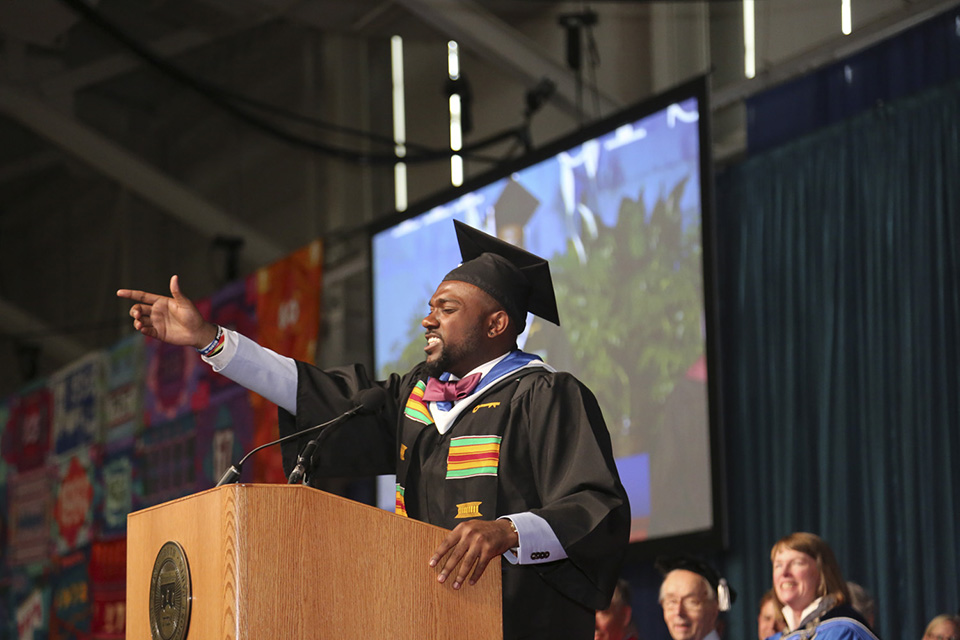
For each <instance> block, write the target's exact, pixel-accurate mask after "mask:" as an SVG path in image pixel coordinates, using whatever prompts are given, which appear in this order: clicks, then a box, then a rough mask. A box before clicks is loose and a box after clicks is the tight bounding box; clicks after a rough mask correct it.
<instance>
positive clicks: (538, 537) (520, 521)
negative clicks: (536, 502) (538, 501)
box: [501, 511, 567, 564]
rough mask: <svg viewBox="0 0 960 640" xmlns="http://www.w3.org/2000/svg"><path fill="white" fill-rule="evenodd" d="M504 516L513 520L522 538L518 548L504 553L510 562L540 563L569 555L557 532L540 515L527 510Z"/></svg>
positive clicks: (561, 558)
mask: <svg viewBox="0 0 960 640" xmlns="http://www.w3.org/2000/svg"><path fill="white" fill-rule="evenodd" d="M502 518H507V519H509V520H512V521H513V526H515V527H516V528H517V537H519V538H520V544H519V546H518V547H517V548H516V549H513V550H511V551H507V552H506V553H504V554H503V557H504V558H506V559H507V562H509V563H510V564H539V563H542V562H553V561H554V560H563V559H564V558H566V557H567V552H566V551H564V550H563V546H562V545H561V544H560V540H558V539H557V534H555V533H554V532H553V529H552V528H551V527H550V525H549V524H548V523H547V521H546V520H544V519H543V518H541V517H540V516H538V515H536V514H535V513H530V512H529V511H525V512H523V513H514V514H510V515H508V516H501V519H502ZM514 552H516V555H514Z"/></svg>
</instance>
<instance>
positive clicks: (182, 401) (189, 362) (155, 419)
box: [143, 300, 214, 431]
mask: <svg viewBox="0 0 960 640" xmlns="http://www.w3.org/2000/svg"><path fill="white" fill-rule="evenodd" d="M196 305H197V309H198V310H199V311H200V313H201V315H203V317H205V318H208V317H210V301H209V300H198V301H197V302H196ZM144 352H145V357H146V366H145V369H144V375H145V379H144V396H143V421H144V429H145V430H147V431H149V429H150V428H151V427H152V426H153V425H155V424H160V423H164V422H168V421H170V420H173V419H174V418H177V417H180V416H182V415H185V414H189V413H194V412H197V411H202V410H203V409H205V408H206V407H207V406H208V405H209V404H210V379H211V377H212V376H213V375H214V374H213V373H212V371H211V370H210V367H209V366H208V365H207V364H206V363H204V362H203V361H202V360H201V359H200V356H199V355H198V354H197V350H196V349H194V348H193V347H176V346H173V345H170V344H166V343H165V342H160V341H159V340H153V339H149V338H148V339H146V340H145V341H144Z"/></svg>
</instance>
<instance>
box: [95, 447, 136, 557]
mask: <svg viewBox="0 0 960 640" xmlns="http://www.w3.org/2000/svg"><path fill="white" fill-rule="evenodd" d="M133 460H134V445H133V443H131V444H130V446H129V447H128V448H127V449H123V450H118V451H114V452H112V453H109V454H105V455H104V459H103V464H102V465H100V486H101V487H102V492H103V500H102V508H100V509H97V510H96V513H97V514H98V515H99V522H98V525H97V530H98V531H99V537H100V538H102V539H109V538H115V537H118V536H125V535H126V533H127V514H128V513H130V512H131V511H133V509H134V504H137V501H136V500H135V499H134V494H133V490H134V483H133Z"/></svg>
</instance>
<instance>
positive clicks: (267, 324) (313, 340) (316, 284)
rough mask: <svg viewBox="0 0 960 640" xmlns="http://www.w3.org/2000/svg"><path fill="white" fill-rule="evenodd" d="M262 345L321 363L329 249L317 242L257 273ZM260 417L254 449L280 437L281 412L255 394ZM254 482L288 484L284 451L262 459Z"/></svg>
mask: <svg viewBox="0 0 960 640" xmlns="http://www.w3.org/2000/svg"><path fill="white" fill-rule="evenodd" d="M256 277H257V291H258V299H257V320H258V328H259V336H258V339H257V340H258V342H259V343H260V344H261V345H263V346H264V347H266V348H268V349H272V350H274V351H276V352H277V353H279V354H280V355H284V356H287V357H290V358H293V359H295V360H300V361H303V362H310V363H313V362H315V361H316V351H317V335H318V333H319V331H320V303H321V293H322V291H321V285H322V281H323V244H322V243H321V242H320V240H315V241H313V242H311V243H310V244H308V245H306V246H305V247H303V248H301V249H299V250H298V251H296V252H294V253H292V254H290V255H289V256H287V257H286V258H284V259H283V260H280V261H278V262H275V263H273V264H272V265H270V266H268V267H264V268H262V269H260V270H259V271H257V273H256ZM250 399H251V403H252V404H253V409H254V416H255V418H254V419H255V425H256V426H255V428H254V431H255V433H254V441H253V444H254V446H259V445H261V444H264V443H266V442H270V441H271V440H275V439H276V438H277V437H279V435H278V432H277V407H276V405H275V404H273V403H271V402H268V401H267V400H265V399H264V398H262V397H261V396H259V395H257V394H255V393H251V394H250ZM257 456H258V458H257V460H256V463H255V466H254V476H253V478H254V482H275V483H283V482H286V477H285V476H284V473H283V465H282V463H281V461H280V449H279V447H278V448H275V449H273V448H271V449H265V450H263V451H261V452H260V453H258V454H257Z"/></svg>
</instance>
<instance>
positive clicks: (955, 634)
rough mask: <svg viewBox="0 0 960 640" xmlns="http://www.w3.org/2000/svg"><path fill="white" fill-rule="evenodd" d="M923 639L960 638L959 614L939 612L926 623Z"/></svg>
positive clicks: (957, 639) (959, 639)
mask: <svg viewBox="0 0 960 640" xmlns="http://www.w3.org/2000/svg"><path fill="white" fill-rule="evenodd" d="M923 640H960V616H952V615H950V614H949V613H941V614H940V615H938V616H937V617H935V618H934V619H933V620H931V621H930V624H928V625H927V630H926V631H924V632H923Z"/></svg>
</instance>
